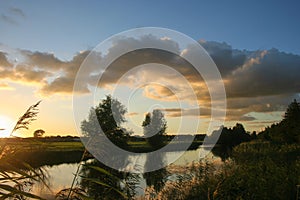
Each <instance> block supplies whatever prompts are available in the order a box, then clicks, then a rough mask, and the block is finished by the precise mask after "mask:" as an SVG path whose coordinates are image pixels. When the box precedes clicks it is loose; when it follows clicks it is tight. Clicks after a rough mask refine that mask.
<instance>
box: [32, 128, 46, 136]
mask: <svg viewBox="0 0 300 200" xmlns="http://www.w3.org/2000/svg"><path fill="white" fill-rule="evenodd" d="M44 134H45V131H44V130H42V129H38V130H35V131H34V132H33V137H35V138H38V137H42V136H43V135H44Z"/></svg>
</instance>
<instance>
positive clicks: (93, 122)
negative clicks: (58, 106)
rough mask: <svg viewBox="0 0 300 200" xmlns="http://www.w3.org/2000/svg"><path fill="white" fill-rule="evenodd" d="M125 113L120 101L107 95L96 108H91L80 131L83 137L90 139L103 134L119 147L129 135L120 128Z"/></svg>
mask: <svg viewBox="0 0 300 200" xmlns="http://www.w3.org/2000/svg"><path fill="white" fill-rule="evenodd" d="M126 112H127V109H126V108H125V106H124V105H122V103H121V102H120V101H118V100H117V99H114V98H112V97H111V96H110V95H107V96H106V98H105V99H103V100H102V101H101V102H100V103H99V105H98V106H96V107H92V108H91V110H90V113H89V116H88V119H87V120H83V121H82V123H81V130H82V132H83V134H84V135H86V136H90V137H92V136H95V135H99V134H105V135H106V136H107V137H108V138H109V139H110V140H111V141H113V142H115V143H118V144H119V145H121V144H123V143H124V142H126V141H125V138H126V137H127V136H128V135H129V132H128V131H127V130H126V129H125V128H122V127H121V125H122V123H124V122H125V121H126V119H125V114H126ZM100 128H101V129H100ZM101 130H102V131H101Z"/></svg>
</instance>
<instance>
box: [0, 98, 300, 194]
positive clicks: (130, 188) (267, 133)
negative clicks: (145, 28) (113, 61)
mask: <svg viewBox="0 0 300 200" xmlns="http://www.w3.org/2000/svg"><path fill="white" fill-rule="evenodd" d="M114 101H115V100H112V99H111V98H110V97H107V99H106V100H105V101H103V102H102V103H100V105H99V106H98V108H99V109H98V108H95V110H96V111H97V109H98V111H97V112H100V113H98V114H99V116H101V115H106V116H112V115H110V114H109V110H106V109H107V108H111V106H109V105H110V104H111V103H112V102H114ZM115 103H117V104H118V106H119V107H120V106H121V105H120V104H119V103H118V102H115ZM121 107H122V106H121ZM123 111H124V110H123ZM123 111H122V112H120V113H123V114H124V112H123ZM97 112H96V113H97ZM102 112H103V113H102ZM123 114H122V115H123ZM112 119H113V118H112V117H107V118H106V119H105V120H106V121H105V123H104V122H103V120H102V123H104V125H103V126H106V125H107V124H108V126H107V130H110V129H113V130H115V132H114V131H107V132H104V134H107V135H108V137H110V139H111V140H112V141H113V142H114V143H116V144H119V145H120V146H122V147H124V148H125V149H126V148H127V149H130V148H131V149H133V150H138V149H139V148H140V149H142V150H147V151H148V150H153V149H155V148H157V147H161V146H162V145H165V144H166V143H168V142H169V141H168V140H169V139H170V138H168V137H167V135H166V132H165V130H166V121H164V119H163V115H161V113H160V112H152V113H149V114H147V116H146V118H145V121H144V123H143V128H144V132H145V133H146V134H149V133H151V131H153V130H154V129H155V128H156V127H157V126H153V124H152V125H151V121H156V124H158V126H159V127H162V128H161V129H158V130H160V131H158V133H159V134H158V135H156V136H155V137H150V138H149V139H147V140H133V139H131V140H129V139H130V137H129V134H128V131H126V130H125V129H122V127H121V126H120V124H121V122H122V121H123V118H120V119H122V120H120V121H119V123H111V122H112ZM95 120H96V121H98V120H99V119H97V116H96V118H95V116H93V115H90V116H89V119H88V120H86V121H84V122H83V130H85V131H86V135H87V136H91V135H93V134H97V130H95V127H93V126H91V123H92V122H95ZM21 122H22V121H21ZM105 124H106V125H105ZM16 127H22V126H16ZM114 133H116V135H115V136H114ZM146 134H145V135H146ZM149 135H150V134H149ZM212 137H214V134H212ZM299 138H300V104H299V103H298V102H297V101H294V102H292V103H291V104H290V105H289V107H288V109H287V111H286V113H285V116H284V119H283V120H282V121H281V122H279V123H277V124H273V125H272V126H271V127H267V128H266V129H265V130H264V131H262V132H261V133H258V134H256V133H252V134H250V133H248V132H246V130H245V129H244V127H243V126H242V124H239V123H238V124H236V126H234V127H233V128H226V127H223V129H222V132H221V135H220V137H219V141H218V148H214V149H213V151H212V152H213V153H214V154H215V155H217V156H220V157H221V158H222V160H223V161H224V162H223V163H221V164H220V163H218V164H216V163H211V162H209V161H203V160H202V161H200V162H199V163H194V164H193V165H192V166H191V167H184V171H181V172H173V173H172V172H170V170H168V169H167V168H161V169H159V170H156V171H153V172H147V173H145V174H143V178H144V179H145V181H146V184H147V187H146V190H145V195H143V196H142V197H139V198H140V199H149V200H150V199H151V200H152V199H153V200H154V199H161V200H165V199H176V200H193V199H207V200H212V199H215V200H217V199H220V200H221V199H249V200H250V199H251V200H252V199H259V200H260V199H279V200H280V199H282V200H285V199H296V197H297V194H299V192H300V191H298V190H299V184H300V141H299ZM69 139H70V138H69ZM74 139H76V140H77V139H78V138H71V141H69V140H68V141H66V140H64V138H59V140H56V139H53V138H52V139H49V138H48V139H47V138H35V139H16V138H15V139H2V140H0V142H1V143H0V145H1V146H0V147H1V149H0V150H1V157H0V159H1V164H0V176H1V179H0V197H1V199H5V198H8V197H13V199H26V197H27V198H37V199H42V198H40V197H37V196H35V195H33V194H31V193H30V192H29V191H25V190H24V188H25V187H24V186H26V184H27V183H28V184H32V180H33V181H42V182H43V181H44V178H45V177H44V176H43V171H42V170H41V168H39V167H40V163H43V160H42V161H41V160H39V159H45V160H44V161H45V163H46V162H48V164H49V160H52V162H53V163H52V164H57V160H56V159H57V158H59V157H60V156H63V155H68V156H67V157H65V158H64V159H69V158H71V159H74V158H76V160H78V161H84V160H85V159H87V158H89V157H88V155H85V153H86V151H85V150H84V147H83V146H82V144H81V142H80V141H74ZM154 139H155V140H156V139H160V141H161V142H160V143H155V140H154ZM55 140H56V141H55ZM124 141H125V142H124ZM201 141H202V140H198V141H194V143H196V144H197V145H198V144H201ZM26 152H27V155H28V152H30V154H31V155H32V154H34V157H33V156H29V157H26ZM58 152H65V153H66V154H63V153H60V154H58ZM72 152H73V153H74V154H72ZM83 152H85V153H84V154H83ZM82 154H83V155H84V156H82ZM12 155H15V156H16V155H19V156H16V157H19V158H22V160H21V162H20V160H19V161H17V160H13V161H11V160H10V158H11V157H12ZM45 155H46V156H45ZM32 157H33V159H32ZM30 159H31V160H30ZM112 159H114V162H120V161H121V160H120V159H119V158H117V157H116V158H112ZM37 160H39V161H38V163H35V161H37ZM24 161H25V163H24ZM78 161H77V162H78ZM70 162H72V161H71V160H70ZM58 163H59V162H58ZM162 163H163V156H161V157H160V156H158V157H152V156H151V155H150V156H147V160H146V164H145V168H146V169H147V167H149V168H151V166H152V165H153V164H155V165H160V164H162ZM124 164H125V163H124ZM35 165H36V166H35ZM50 165H51V163H50ZM32 166H33V167H32ZM34 167H36V168H34ZM77 177H80V179H76V178H77ZM75 180H77V181H75ZM138 181H139V177H138V175H136V174H131V173H125V172H121V171H118V170H114V169H111V168H109V167H107V166H105V165H103V164H102V163H100V162H99V161H97V160H93V161H92V162H89V163H84V162H83V163H82V162H81V163H80V165H79V167H78V170H77V172H76V174H75V177H74V181H73V183H72V184H71V187H70V188H65V189H63V190H61V191H59V192H58V193H57V195H56V199H64V200H65V199H100V200H102V199H105V200H106V199H136V198H137V197H136V190H135V189H136V188H137V187H138ZM8 182H10V183H11V182H13V183H14V186H13V187H12V186H10V185H9V184H7V183H8ZM76 183H77V184H76ZM297 192H298V193H297Z"/></svg>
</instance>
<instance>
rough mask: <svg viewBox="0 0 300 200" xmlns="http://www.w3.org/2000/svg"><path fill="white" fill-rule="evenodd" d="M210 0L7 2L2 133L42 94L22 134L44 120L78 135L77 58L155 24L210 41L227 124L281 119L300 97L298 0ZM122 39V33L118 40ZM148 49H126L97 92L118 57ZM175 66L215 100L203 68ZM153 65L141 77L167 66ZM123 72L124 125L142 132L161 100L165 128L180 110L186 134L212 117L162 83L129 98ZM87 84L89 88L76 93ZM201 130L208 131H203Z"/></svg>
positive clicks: (0, 16)
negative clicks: (200, 74) (105, 42)
mask: <svg viewBox="0 0 300 200" xmlns="http://www.w3.org/2000/svg"><path fill="white" fill-rule="evenodd" d="M209 2H210V1H188V2H184V1H99V2H98V1H14V0H12V1H1V2H0V30H1V31H0V94H1V104H0V128H5V129H6V130H5V131H0V137H3V136H8V134H9V130H10V129H11V127H12V126H13V123H14V122H15V121H17V119H18V117H19V116H20V115H22V114H23V113H24V112H25V110H26V109H27V108H28V107H29V106H30V105H32V104H34V103H36V102H37V101H39V100H42V102H41V104H40V107H39V108H40V113H39V115H38V118H37V120H36V121H34V122H33V123H32V125H31V126H30V129H29V130H25V131H22V132H20V133H19V134H18V135H19V136H23V137H26V136H32V133H33V131H34V130H36V129H40V128H41V129H44V130H45V131H46V135H48V136H50V135H77V132H76V130H75V124H74V119H73V108H72V91H73V84H74V79H75V76H76V72H77V70H78V68H79V66H80V65H81V63H82V62H83V60H84V59H85V58H86V56H87V55H88V53H89V52H90V50H92V49H93V48H94V47H95V46H97V45H98V44H99V43H100V42H102V41H103V40H105V39H106V38H108V37H110V36H112V35H114V34H117V33H119V32H122V31H126V30H128V29H133V28H140V27H149V26H150V27H164V28H169V29H173V30H176V31H179V32H182V33H184V34H186V35H188V36H189V37H191V38H193V39H194V40H196V41H199V43H200V44H201V45H202V46H203V47H204V49H206V51H207V52H208V53H209V55H210V56H211V57H212V59H213V60H214V61H215V63H216V65H217V67H218V69H219V71H220V73H221V76H222V78H223V80H224V84H225V89H226V95H227V117H226V122H225V125H226V126H233V125H234V124H235V123H236V122H240V123H242V124H244V126H245V128H246V130H248V131H254V130H256V131H260V130H262V129H263V128H264V127H265V126H268V125H270V124H272V123H274V122H278V121H280V120H281V119H282V115H283V113H284V111H285V109H286V106H287V105H288V104H289V103H290V102H291V101H292V100H293V99H297V100H299V99H300V73H299V69H300V37H299V36H300V26H299V19H300V13H299V9H300V3H299V2H298V1H289V2H288V3H285V2H284V1H264V2H261V1H244V2H241V1H223V2H221V1H220V2H215V3H209ZM154 40H155V39H154ZM158 40H159V38H158ZM159 41H160V40H159ZM122 42H124V41H121V40H120V48H121V47H122V46H121V44H122ZM161 42H165V43H172V42H174V41H172V38H171V40H161ZM147 54H148V55H149V54H150V56H154V57H155V58H157V59H161V60H162V62H163V63H165V64H168V61H167V60H164V59H167V58H168V55H164V54H163V53H161V54H157V52H150V53H149V52H147ZM143 55H144V54H143V53H141V54H140V56H141V57H139V58H136V57H134V58H131V57H130V55H129V57H127V58H126V59H124V60H119V61H118V62H116V63H115V65H116V68H115V69H112V70H110V71H109V72H108V76H109V77H112V79H110V80H108V81H106V82H105V86H103V87H101V86H100V90H101V92H102V93H103V94H108V93H109V92H111V88H112V87H110V86H113V84H114V83H113V82H112V80H114V81H118V80H117V77H118V74H120V73H123V71H122V70H123V68H122V69H118V67H120V65H122V67H124V68H126V67H128V66H131V65H132V64H133V63H135V62H138V59H141V60H145V58H144V57H143ZM118 63H119V64H120V65H118ZM170 64H171V63H170ZM181 64H182V63H181ZM175 65H176V66H177V67H178V68H181V67H186V68H184V69H187V70H186V71H185V73H186V74H187V75H188V76H189V79H188V80H189V81H190V83H191V85H192V86H193V87H194V86H195V87H197V88H198V90H199V91H197V94H198V96H197V98H198V103H199V104H201V105H204V111H205V106H206V105H207V104H209V103H208V102H207V101H208V100H207V94H206V93H205V92H203V91H202V90H200V88H201V81H200V82H199V81H198V79H197V74H193V70H189V69H190V68H188V66H186V65H184V64H182V65H179V64H178V63H175ZM151 67H152V68H151ZM151 67H148V68H147V69H145V70H142V72H143V75H144V76H142V75H140V76H139V78H140V79H143V80H146V79H151V78H152V77H157V76H158V75H165V74H168V72H166V71H163V70H160V68H159V66H151ZM175 68H176V67H175ZM149 69H151V70H149ZM154 69H156V70H154ZM153 71H155V73H154V72H153ZM109 73H111V74H109ZM132 73H134V72H132ZM166 77H167V76H166ZM115 79H116V80H115ZM123 81H124V82H122V80H121V82H120V84H121V86H122V87H121V88H123V89H124V90H123V91H122V92H121V94H122V93H123V94H124V95H123V96H122V95H121V96H120V97H119V99H120V101H121V102H122V103H124V104H125V105H126V107H128V112H129V113H128V115H127V118H128V121H129V122H128V123H127V124H125V126H127V127H128V128H130V129H133V131H135V133H136V134H139V133H141V132H140V131H141V130H139V128H138V127H137V126H139V125H141V123H142V120H143V118H144V114H145V112H147V111H149V110H151V108H156V107H155V105H161V106H160V107H161V108H162V107H163V108H164V110H165V114H166V118H167V121H168V123H169V124H168V132H169V133H173V132H176V130H177V125H178V119H179V116H184V117H186V118H187V119H188V123H186V124H185V125H184V130H185V131H183V132H186V133H189V131H190V130H189V127H190V124H191V123H195V122H196V121H197V119H199V118H201V119H202V120H203V122H204V123H207V121H208V120H209V115H206V113H205V112H202V111H201V113H204V115H203V116H199V115H198V113H197V112H195V109H191V108H190V107H189V98H188V97H187V96H188V95H186V98H185V99H184V102H183V105H181V107H180V105H179V104H178V102H177V101H176V98H173V97H174V96H173V94H172V93H170V91H169V90H166V89H165V88H164V87H161V86H159V85H152V86H149V87H144V88H140V89H139V90H136V92H135V93H134V95H133V96H135V98H136V99H137V100H139V101H140V102H143V103H142V104H137V103H136V102H129V103H128V102H126V97H125V96H126V95H125V94H126V91H128V90H129V89H128V88H130V87H132V85H130V83H131V82H130V79H129V78H128V79H126V80H123ZM172 81H173V82H169V83H168V84H170V85H173V87H174V88H175V89H176V92H178V94H183V93H184V92H186V90H185V88H184V87H183V86H182V85H181V84H183V83H182V82H180V81H178V80H174V79H173V80H172ZM125 83H126V84H125ZM89 92H90V90H88V89H86V90H83V91H82V92H81V93H80V94H77V95H82V96H84V95H87V94H88V93H89ZM158 97H162V98H158ZM158 107H159V106H158ZM206 108H207V107H206ZM131 120H133V121H131ZM134 124H135V125H134ZM198 132H199V133H205V130H204V129H199V130H198Z"/></svg>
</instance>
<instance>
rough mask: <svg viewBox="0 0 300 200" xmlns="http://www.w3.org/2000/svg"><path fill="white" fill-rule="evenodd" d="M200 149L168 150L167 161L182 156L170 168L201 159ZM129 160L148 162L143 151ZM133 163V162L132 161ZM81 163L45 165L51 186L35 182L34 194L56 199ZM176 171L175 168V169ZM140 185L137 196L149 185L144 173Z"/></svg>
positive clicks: (69, 184)
mask: <svg viewBox="0 0 300 200" xmlns="http://www.w3.org/2000/svg"><path fill="white" fill-rule="evenodd" d="M200 150H203V149H201V148H199V149H197V150H190V151H186V152H167V153H165V155H164V160H165V161H166V162H170V160H174V158H176V157H178V156H180V155H181V154H182V156H181V157H180V158H179V159H177V160H176V161H175V162H174V163H172V164H171V165H169V166H168V168H169V169H172V168H173V169H176V168H178V167H179V168H180V167H183V166H186V165H188V164H191V163H192V162H195V161H199V153H200ZM128 159H129V160H131V161H133V162H134V163H136V164H138V165H140V166H144V165H145V164H146V160H147V158H146V154H144V153H141V154H139V156H131V157H130V156H129V158H128ZM205 159H207V160H209V161H212V162H215V163H221V162H222V161H221V159H220V158H219V157H217V156H214V155H213V154H212V153H211V152H210V153H209V154H208V155H207V156H206V158H205ZM131 163H132V162H131ZM78 165H79V163H63V164H58V165H52V166H47V165H45V166H43V169H44V170H45V172H46V173H47V176H48V179H47V183H48V186H49V188H51V189H49V188H47V187H45V186H44V185H43V184H41V183H35V184H34V185H33V186H32V190H31V191H32V192H33V193H34V194H37V195H39V196H42V197H44V198H46V199H49V200H50V199H54V196H55V194H56V193H57V192H59V191H60V190H62V189H64V188H69V187H70V186H71V183H72V180H73V177H74V174H75V172H76V170H77V167H78ZM173 171H174V170H173ZM77 181H78V180H77ZM138 186H139V187H137V189H136V192H137V196H139V195H142V194H143V193H144V189H145V188H146V187H147V184H146V181H145V179H144V178H143V176H142V174H140V175H139V178H138Z"/></svg>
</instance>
